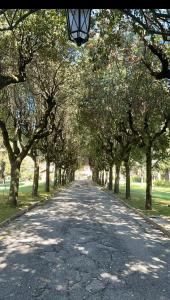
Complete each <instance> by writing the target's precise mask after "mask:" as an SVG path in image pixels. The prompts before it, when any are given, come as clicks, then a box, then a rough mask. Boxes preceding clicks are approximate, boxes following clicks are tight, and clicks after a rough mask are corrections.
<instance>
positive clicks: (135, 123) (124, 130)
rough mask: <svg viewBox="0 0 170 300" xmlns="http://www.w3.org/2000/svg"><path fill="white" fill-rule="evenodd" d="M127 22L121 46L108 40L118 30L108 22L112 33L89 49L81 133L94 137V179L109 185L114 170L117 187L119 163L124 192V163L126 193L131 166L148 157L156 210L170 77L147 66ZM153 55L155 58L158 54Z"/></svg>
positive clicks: (168, 114)
mask: <svg viewBox="0 0 170 300" xmlns="http://www.w3.org/2000/svg"><path fill="white" fill-rule="evenodd" d="M125 24H126V25H127V31H126V37H125V35H124V32H125V30H124V28H123V25H122V23H121V25H120V28H119V30H118V34H117V35H116V37H117V40H116V38H115V45H113V43H111V42H109V43H108V41H110V40H109V38H110V37H109V34H110V35H111V34H112V32H109V27H107V29H108V34H107V35H104V34H103V35H102V38H101V35H99V36H98V37H97V38H96V39H94V40H93V42H91V43H90V44H89V45H88V48H87V49H86V50H85V51H84V52H85V53H84V57H83V59H82V61H81V63H82V65H83V67H82V69H83V70H84V72H82V85H83V88H84V94H83V96H82V98H81V101H80V102H79V117H78V122H79V124H80V132H84V131H85V132H86V136H87V137H88V141H87V145H88V155H89V159H90V164H91V168H92V170H93V179H94V180H96V181H97V182H100V183H102V184H103V178H104V175H103V174H104V172H105V173H106V174H107V173H108V171H109V184H108V187H109V189H110V190H112V188H113V187H112V181H113V174H112V172H113V166H114V165H115V170H116V174H115V184H114V192H115V193H119V178H120V167H121V165H122V164H123V165H124V167H125V172H126V198H130V167H131V165H132V164H133V161H137V160H141V159H142V158H143V156H145V164H146V203H145V208H146V209H152V169H153V161H154V162H155V161H156V164H157V165H158V164H159V162H160V161H162V160H163V159H165V158H166V157H167V155H168V149H169V137H170V135H169V128H170V127H169V126H170V94H169V89H168V85H167V83H166V81H164V80H162V81H158V80H157V78H155V76H152V75H153V74H151V72H150V70H149V69H148V68H146V66H145V64H144V63H143V60H142V59H141V58H142V55H143V53H142V51H143V41H141V39H139V37H138V36H137V35H136V34H135V33H134V32H133V31H132V29H131V30H130V27H129V25H128V23H127V21H126V20H125ZM125 24H124V25H125ZM128 28H129V29H128ZM105 33H106V32H105ZM118 37H119V39H118ZM108 46H109V50H108ZM148 56H149V54H148ZM148 59H150V60H152V59H153V57H152V54H150V57H148ZM82 124H83V126H82ZM154 164H155V163H154Z"/></svg>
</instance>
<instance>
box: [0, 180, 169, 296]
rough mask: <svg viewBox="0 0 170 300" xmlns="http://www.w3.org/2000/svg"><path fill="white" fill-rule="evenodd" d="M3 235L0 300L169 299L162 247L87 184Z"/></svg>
mask: <svg viewBox="0 0 170 300" xmlns="http://www.w3.org/2000/svg"><path fill="white" fill-rule="evenodd" d="M5 231H6V232H7V233H8V234H7V235H6V236H5V237H4V238H3V239H2V240H1V242H0V300H6V299H9V300H11V299H13V300H30V299H33V300H34V299H35V300H82V299H86V300H113V299H115V300H119V299H120V300H125V299H135V300H138V299H142V300H143V299H146V300H149V299H154V300H169V299H170V284H169V283H170V240H169V239H168V238H166V237H165V236H164V235H163V233H161V232H160V231H158V230H156V229H154V228H153V227H152V225H150V224H147V223H146V222H145V221H144V220H143V219H142V218H141V217H139V216H138V215H136V214H135V213H134V212H133V211H131V210H130V209H128V208H127V207H125V206H124V205H123V204H122V203H120V202H119V201H118V200H116V199H114V198H113V197H111V196H110V195H108V194H107V193H105V192H103V191H101V190H100V188H99V187H97V186H94V185H93V184H92V183H91V182H89V181H76V182H74V183H73V184H72V185H71V187H69V188H67V189H65V190H63V191H61V192H60V193H59V194H57V196H56V197H54V200H53V201H50V202H48V203H47V204H46V205H44V206H43V207H37V208H35V209H33V210H32V211H30V212H28V213H26V214H25V215H23V216H22V217H20V218H18V219H16V220H15V221H13V222H12V223H11V224H9V225H8V226H7V227H6V228H5V229H1V235H3V234H5Z"/></svg>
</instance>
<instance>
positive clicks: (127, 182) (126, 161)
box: [124, 159, 130, 199]
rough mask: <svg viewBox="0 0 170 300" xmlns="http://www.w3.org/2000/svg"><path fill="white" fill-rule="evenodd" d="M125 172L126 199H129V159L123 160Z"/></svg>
mask: <svg viewBox="0 0 170 300" xmlns="http://www.w3.org/2000/svg"><path fill="white" fill-rule="evenodd" d="M124 163H125V170H126V199H130V167H129V159H128V160H125V162H124Z"/></svg>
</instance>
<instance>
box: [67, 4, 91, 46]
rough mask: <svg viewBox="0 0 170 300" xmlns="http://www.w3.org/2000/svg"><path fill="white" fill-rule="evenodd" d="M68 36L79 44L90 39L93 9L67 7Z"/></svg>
mask: <svg viewBox="0 0 170 300" xmlns="http://www.w3.org/2000/svg"><path fill="white" fill-rule="evenodd" d="M66 11H67V26H68V36H69V39H70V40H71V41H72V42H74V41H75V42H76V44H77V45H78V46H81V45H82V44H84V43H86V42H87V41H88V39H89V30H90V16H91V9H67V10H66Z"/></svg>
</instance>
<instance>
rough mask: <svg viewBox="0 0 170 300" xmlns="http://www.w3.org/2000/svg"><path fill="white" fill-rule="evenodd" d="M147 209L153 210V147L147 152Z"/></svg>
mask: <svg viewBox="0 0 170 300" xmlns="http://www.w3.org/2000/svg"><path fill="white" fill-rule="evenodd" d="M145 209H147V210H151V209H152V147H151V146H149V147H148V148H147V151H146V202H145Z"/></svg>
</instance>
